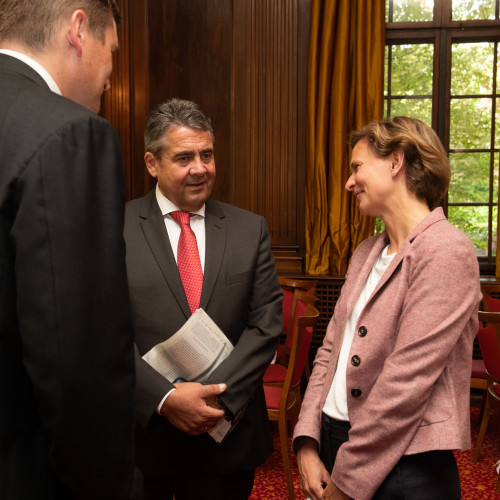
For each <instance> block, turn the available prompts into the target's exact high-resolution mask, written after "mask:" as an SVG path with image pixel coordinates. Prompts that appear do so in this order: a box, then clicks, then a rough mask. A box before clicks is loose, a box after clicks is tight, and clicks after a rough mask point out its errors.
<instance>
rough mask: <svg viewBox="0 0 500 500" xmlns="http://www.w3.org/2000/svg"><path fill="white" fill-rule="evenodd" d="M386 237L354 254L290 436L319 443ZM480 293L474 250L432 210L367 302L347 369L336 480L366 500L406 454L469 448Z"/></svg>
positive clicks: (438, 211)
mask: <svg viewBox="0 0 500 500" xmlns="http://www.w3.org/2000/svg"><path fill="white" fill-rule="evenodd" d="M388 243H389V241H388V238H387V235H386V234H385V233H383V234H382V235H379V236H375V237H373V238H369V239H368V240H365V241H364V242H363V243H362V244H361V245H360V246H359V247H358V248H357V249H356V251H355V253H354V255H353V257H352V261H351V264H350V267H349V270H348V272H347V275H346V281H345V284H344V286H343V288H342V293H341V296H340V298H339V300H338V302H337V305H336V307H335V312H334V315H333V317H332V319H331V320H330V324H329V325H328V329H327V332H326V335H325V339H324V342H323V345H322V347H321V348H320V349H319V350H318V353H317V356H316V359H315V361H314V368H313V371H312V374H311V377H310V380H309V385H308V387H307V390H306V394H305V396H304V401H303V403H302V408H301V411H300V415H299V420H298V423H297V425H296V427H295V430H294V439H295V438H297V437H299V436H308V437H312V438H314V439H315V440H316V441H317V442H318V443H319V442H320V424H321V412H322V408H323V405H324V402H325V399H326V396H327V394H328V390H329V389H330V386H331V383H332V380H333V376H334V374H335V369H336V366H337V358H338V355H339V352H340V347H341V344H342V338H343V335H344V329H345V325H346V322H347V320H348V318H349V316H350V314H351V311H352V309H353V307H354V304H355V302H356V300H357V298H358V296H359V294H360V292H361V289H362V287H363V285H364V283H365V281H366V279H367V277H368V274H369V273H370V271H371V269H372V266H373V264H374V262H375V260H376V259H377V256H378V254H379V253H380V251H381V250H382V249H383V248H384V246H386V245H387V244H388ZM480 298H481V293H480V287H479V268H478V263H477V258H476V255H475V252H474V248H473V246H472V244H471V243H470V241H469V240H468V239H467V238H466V237H465V235H464V234H463V233H462V232H460V231H459V230H458V229H457V228H455V227H454V226H453V225H452V224H450V223H449V222H448V221H447V220H446V218H445V216H444V214H443V211H442V209H441V208H437V209H435V210H433V211H432V212H431V213H430V214H429V215H428V216H427V217H426V218H425V219H424V220H423V221H422V222H421V223H420V224H419V225H418V226H417V227H416V228H415V229H414V230H413V231H412V232H411V234H410V235H409V236H408V238H407V239H406V240H405V242H404V244H403V245H402V246H401V248H400V249H399V251H398V253H397V254H396V256H395V257H394V259H393V261H392V262H391V264H390V266H389V268H388V269H387V270H386V272H385V274H384V275H383V276H382V279H381V280H380V282H379V284H378V285H377V287H376V289H375V290H374V292H373V294H372V295H371V297H370V299H369V300H368V303H367V304H366V306H365V308H364V309H363V311H362V313H361V315H360V317H359V320H358V323H357V326H356V332H357V333H356V334H355V336H354V340H353V343H352V347H351V351H350V354H349V356H350V357H351V356H354V355H356V356H358V357H359V358H360V360H361V362H360V363H359V365H358V366H355V365H353V364H352V363H349V364H348V368H347V397H348V401H347V404H348V410H349V421H350V423H351V426H352V427H351V430H350V433H349V441H348V442H347V443H345V444H344V445H343V446H342V447H341V448H340V450H339V453H338V455H337V459H336V462H335V466H334V468H333V472H332V479H333V481H334V482H335V484H337V486H338V487H339V488H340V489H342V490H343V491H344V492H346V493H347V494H348V495H350V496H351V497H352V498H355V499H356V500H368V499H370V498H371V497H372V496H373V495H374V493H375V491H376V490H377V488H378V487H379V486H380V484H381V483H382V481H383V480H384V479H385V477H386V476H387V475H388V474H389V472H390V471H391V470H392V469H393V468H394V466H395V465H396V463H397V462H398V460H399V459H400V458H401V457H402V456H403V455H411V454H414V453H420V452H425V451H429V450H445V449H469V448H470V444H471V443H470V424H469V419H470V417H469V415H470V412H469V404H470V399H469V398H470V396H469V388H470V373H471V360H472V344H473V339H474V336H475V335H476V332H477V328H478V319H477V311H478V307H479V301H480Z"/></svg>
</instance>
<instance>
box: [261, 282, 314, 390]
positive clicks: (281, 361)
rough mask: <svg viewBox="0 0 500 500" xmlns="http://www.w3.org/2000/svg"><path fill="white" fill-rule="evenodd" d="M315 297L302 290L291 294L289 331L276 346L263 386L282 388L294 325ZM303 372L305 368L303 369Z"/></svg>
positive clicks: (307, 355) (307, 356) (307, 354)
mask: <svg viewBox="0 0 500 500" xmlns="http://www.w3.org/2000/svg"><path fill="white" fill-rule="evenodd" d="M316 300H317V297H316V296H315V295H309V294H308V293H306V292H303V291H302V290H299V289H296V290H295V291H294V292H293V304H292V306H291V307H292V310H293V316H292V317H291V318H290V324H289V330H291V332H290V331H289V332H288V333H287V335H286V337H285V341H284V343H283V344H280V345H279V346H278V351H277V354H276V362H275V363H272V364H270V365H269V366H268V367H267V369H266V371H265V373H264V377H263V382H264V384H265V385H273V386H278V387H282V386H283V384H284V383H285V378H286V372H287V367H288V361H289V359H290V353H291V350H292V340H293V334H294V331H295V323H296V320H297V317H299V316H302V315H303V314H304V313H305V311H306V308H307V304H313V305H314V303H315V302H316ZM308 358H309V352H307V353H306V364H305V366H307V365H308V360H309V359H308ZM304 371H305V368H304Z"/></svg>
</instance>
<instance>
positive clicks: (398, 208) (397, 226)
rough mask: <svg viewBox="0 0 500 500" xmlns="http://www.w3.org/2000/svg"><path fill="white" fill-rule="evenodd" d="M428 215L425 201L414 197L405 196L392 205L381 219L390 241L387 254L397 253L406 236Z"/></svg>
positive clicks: (427, 206) (428, 210) (428, 211)
mask: <svg viewBox="0 0 500 500" xmlns="http://www.w3.org/2000/svg"><path fill="white" fill-rule="evenodd" d="M429 213H430V209H429V205H428V204H427V201H425V200H421V199H419V198H417V197H416V196H414V195H410V196H405V197H404V199H401V200H400V202H399V203H398V202H396V203H394V204H392V205H391V210H390V212H389V213H388V214H386V215H384V217H383V218H382V220H383V221H384V224H385V228H386V230H387V234H388V236H389V241H390V245H389V249H388V252H387V253H388V254H391V253H395V252H397V251H398V250H399V248H400V247H401V245H402V244H403V242H404V241H405V240H406V238H408V235H409V234H410V233H411V232H412V231H413V229H415V228H416V227H417V226H418V224H420V222H421V221H422V220H423V219H425V218H426V217H427V216H428V215H429Z"/></svg>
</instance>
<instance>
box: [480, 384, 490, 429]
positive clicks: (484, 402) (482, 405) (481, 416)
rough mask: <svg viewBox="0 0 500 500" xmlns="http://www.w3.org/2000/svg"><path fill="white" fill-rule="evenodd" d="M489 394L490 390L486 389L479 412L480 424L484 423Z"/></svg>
mask: <svg viewBox="0 0 500 500" xmlns="http://www.w3.org/2000/svg"><path fill="white" fill-rule="evenodd" d="M487 392H488V389H485V390H484V391H483V397H482V398H481V409H480V410H479V422H482V420H483V415H484V406H485V404H486V397H487Z"/></svg>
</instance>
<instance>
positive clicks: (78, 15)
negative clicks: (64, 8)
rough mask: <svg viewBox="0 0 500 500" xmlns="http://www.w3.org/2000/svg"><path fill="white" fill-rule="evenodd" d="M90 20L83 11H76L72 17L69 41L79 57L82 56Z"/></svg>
mask: <svg viewBox="0 0 500 500" xmlns="http://www.w3.org/2000/svg"><path fill="white" fill-rule="evenodd" d="M88 27H89V19H88V17H87V14H85V12H84V11H83V10H80V9H79V10H75V12H73V14H72V15H71V21H70V27H69V32H68V39H69V43H70V45H72V46H73V47H74V48H75V50H76V55H77V57H81V56H82V52H83V44H84V39H85V35H86V34H87V32H88Z"/></svg>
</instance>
